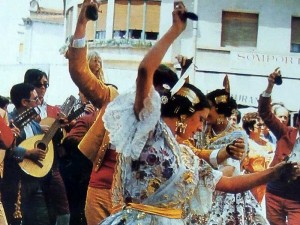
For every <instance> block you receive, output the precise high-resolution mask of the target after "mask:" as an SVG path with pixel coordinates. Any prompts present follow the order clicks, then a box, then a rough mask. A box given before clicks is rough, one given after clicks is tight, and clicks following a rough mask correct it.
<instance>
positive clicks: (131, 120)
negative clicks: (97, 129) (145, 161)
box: [103, 87, 160, 160]
mask: <svg viewBox="0 0 300 225" xmlns="http://www.w3.org/2000/svg"><path fill="white" fill-rule="evenodd" d="M134 101H135V92H130V93H126V94H123V95H119V96H118V97H117V98H116V99H115V100H114V101H112V102H111V103H110V104H109V105H108V106H107V108H106V111H105V113H104V115H103V122H104V126H105V128H106V129H107V130H108V132H109V133H110V134H109V138H110V142H111V144H113V145H115V146H116V149H117V152H119V153H122V154H123V156H124V157H131V158H132V159H133V160H135V159H138V158H139V156H140V153H141V151H142V150H143V148H144V146H145V143H146V141H147V139H148V137H149V132H150V131H152V130H153V129H154V128H155V126H156V124H157V122H158V121H159V118H160V97H159V94H158V93H157V92H156V91H155V90H154V88H153V87H152V89H151V91H150V93H149V97H147V98H146V99H145V100H144V108H143V110H142V111H141V112H140V114H139V119H140V121H138V120H137V118H136V116H135V114H134V110H133V107H134Z"/></svg>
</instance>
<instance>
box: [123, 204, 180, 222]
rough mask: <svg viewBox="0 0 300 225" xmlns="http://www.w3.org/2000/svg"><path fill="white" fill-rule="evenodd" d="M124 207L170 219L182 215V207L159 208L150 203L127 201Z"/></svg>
mask: <svg viewBox="0 0 300 225" xmlns="http://www.w3.org/2000/svg"><path fill="white" fill-rule="evenodd" d="M124 209H134V210H138V211H141V212H144V213H149V214H153V215H157V216H163V217H167V218H170V219H181V218H182V215H183V211H182V209H173V208H160V207H155V206H152V205H143V204H137V203H128V204H127V205H126V206H125V207H124Z"/></svg>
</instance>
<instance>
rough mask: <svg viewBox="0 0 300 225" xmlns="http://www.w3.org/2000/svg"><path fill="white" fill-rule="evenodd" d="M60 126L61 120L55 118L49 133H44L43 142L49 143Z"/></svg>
mask: <svg viewBox="0 0 300 225" xmlns="http://www.w3.org/2000/svg"><path fill="white" fill-rule="evenodd" d="M59 128H60V122H59V120H58V119H57V120H55V121H54V123H53V124H52V125H51V127H50V128H49V130H48V131H47V133H46V134H45V135H44V137H43V139H42V142H43V143H44V144H46V145H48V144H49V142H50V141H51V140H52V138H53V137H54V135H55V133H56V131H57V130H58V129H59Z"/></svg>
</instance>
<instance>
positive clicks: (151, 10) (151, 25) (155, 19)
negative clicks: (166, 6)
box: [145, 1, 160, 32]
mask: <svg viewBox="0 0 300 225" xmlns="http://www.w3.org/2000/svg"><path fill="white" fill-rule="evenodd" d="M159 21H160V2H154V1H147V6H146V28H145V29H146V32H159Z"/></svg>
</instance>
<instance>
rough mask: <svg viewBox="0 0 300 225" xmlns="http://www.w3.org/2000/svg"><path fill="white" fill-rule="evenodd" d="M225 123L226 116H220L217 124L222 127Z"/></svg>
mask: <svg viewBox="0 0 300 225" xmlns="http://www.w3.org/2000/svg"><path fill="white" fill-rule="evenodd" d="M224 122H225V117H224V115H219V117H218V118H217V124H218V125H220V124H224Z"/></svg>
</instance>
